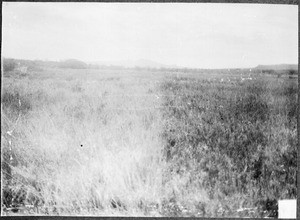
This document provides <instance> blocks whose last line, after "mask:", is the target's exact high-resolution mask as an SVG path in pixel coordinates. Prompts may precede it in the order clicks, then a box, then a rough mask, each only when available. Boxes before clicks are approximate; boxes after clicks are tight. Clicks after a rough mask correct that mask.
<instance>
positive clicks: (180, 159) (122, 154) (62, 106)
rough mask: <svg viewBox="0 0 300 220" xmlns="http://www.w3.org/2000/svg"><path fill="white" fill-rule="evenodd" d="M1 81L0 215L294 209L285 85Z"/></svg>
mask: <svg viewBox="0 0 300 220" xmlns="http://www.w3.org/2000/svg"><path fill="white" fill-rule="evenodd" d="M2 79H3V80H2V93H1V150H2V151H1V152H2V155H1V156H2V160H1V168H2V169H1V170H2V204H1V205H2V206H1V207H2V209H1V211H2V215H19V214H21V215H97V216H112V215H117V216H196V217H221V216H223V217H239V216H245V217H246V216H248V217H249V216H250V217H261V216H264V215H267V214H270V213H267V212H272V207H271V208H270V206H272V205H276V204H274V200H278V199H289V198H296V195H297V193H296V167H297V165H296V159H297V149H296V147H297V134H296V131H297V121H296V117H297V91H298V85H297V80H296V79H289V78H288V77H280V78H279V77H275V76H272V75H267V74H265V75H261V74H258V73H257V74H253V73H252V74H251V73H249V72H245V71H240V72H239V71H235V72H228V71H226V72H215V73H214V72H209V73H201V74H197V73H185V72H170V71H168V70H166V71H163V72H162V71H161V72H159V71H157V72H155V71H147V70H88V69H82V70H74V69H73V70H71V69H51V68H48V69H44V70H41V69H39V70H35V71H29V72H28V73H26V74H20V73H18V72H17V71H10V72H7V73H5V74H4V76H3V78H2ZM271 214H272V213H271Z"/></svg>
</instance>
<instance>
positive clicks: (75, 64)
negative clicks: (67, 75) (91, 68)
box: [59, 59, 88, 69]
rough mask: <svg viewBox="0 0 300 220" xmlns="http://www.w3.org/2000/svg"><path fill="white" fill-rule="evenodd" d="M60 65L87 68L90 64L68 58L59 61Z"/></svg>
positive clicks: (62, 66)
mask: <svg viewBox="0 0 300 220" xmlns="http://www.w3.org/2000/svg"><path fill="white" fill-rule="evenodd" d="M59 67H61V68H71V69H86V68H87V67H88V65H87V64H86V63H85V62H83V61H80V60H76V59H68V60H64V61H60V62H59Z"/></svg>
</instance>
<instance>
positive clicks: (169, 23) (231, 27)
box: [2, 2, 298, 68]
mask: <svg viewBox="0 0 300 220" xmlns="http://www.w3.org/2000/svg"><path fill="white" fill-rule="evenodd" d="M2 56H3V57H8V58H17V59H30V60H34V59H39V60H63V59H69V58H72V59H79V60H82V61H85V62H91V61H114V60H118V61H120V60H138V59H148V60H152V61H155V62H159V63H163V64H166V65H177V66H180V67H192V68H248V67H255V66H257V65H259V64H265V65H267V64H283V63H285V64H297V63H298V6H297V5H270V4H228V3H226V4H225V3H220V4H219V3H218V4H217V3H83V2H79V3H75V2H72V3H62V2H55V3H41V2H40V3H37V2H23V3H22V2H3V4H2Z"/></svg>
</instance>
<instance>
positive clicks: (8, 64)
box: [3, 59, 17, 72]
mask: <svg viewBox="0 0 300 220" xmlns="http://www.w3.org/2000/svg"><path fill="white" fill-rule="evenodd" d="M16 67H17V63H16V61H15V60H14V59H3V71H4V72H8V71H13V70H14V69H15V68H16Z"/></svg>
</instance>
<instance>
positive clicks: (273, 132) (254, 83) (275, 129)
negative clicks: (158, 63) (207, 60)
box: [162, 77, 297, 217]
mask: <svg viewBox="0 0 300 220" xmlns="http://www.w3.org/2000/svg"><path fill="white" fill-rule="evenodd" d="M162 89H163V90H164V91H166V93H167V94H169V95H170V96H167V97H166V98H165V111H164V112H165V113H164V118H165V129H164V136H165V138H166V140H167V141H166V145H165V158H166V160H167V161H169V164H170V165H169V172H170V173H172V172H173V173H176V175H178V176H179V177H178V178H179V179H182V178H187V183H189V184H190V185H191V184H195V183H197V184H198V188H201V189H202V190H203V191H205V192H206V194H207V195H208V199H207V200H206V201H205V202H204V203H203V204H205V205H203V206H202V209H203V210H204V211H203V212H202V216H218V217H221V216H227V217H228V216H232V217H234V216H239V215H238V213H237V212H236V210H238V209H239V208H243V207H244V208H245V207H246V208H249V207H250V208H251V213H252V214H251V213H244V214H242V213H240V214H242V215H245V216H248V217H262V216H265V214H266V213H263V211H268V212H269V214H270V215H274V216H276V213H272V211H271V210H272V208H267V207H266V204H267V203H268V204H269V203H271V204H274V201H277V200H278V199H283V198H296V159H297V157H296V152H297V148H296V142H297V137H296V127H295V125H296V111H297V110H296V109H297V83H296V82H295V81H290V82H287V81H283V80H277V81H276V80H273V79H272V80H270V81H268V80H266V79H265V78H257V79H254V80H249V81H236V82H234V83H232V82H231V83H224V82H223V80H220V81H219V83H218V82H214V83H213V84H212V83H211V82H210V81H209V80H206V79H205V80H202V79H198V80H197V79H196V80H195V79H187V78H185V77H183V78H180V77H179V78H178V77H177V78H173V79H168V80H167V82H166V83H165V84H164V85H163V86H162ZM291 124H293V125H294V126H291ZM288 164H289V165H288ZM286 181H288V182H289V184H285V183H286ZM190 185H186V186H185V188H184V190H191V189H192V190H195V189H196V188H194V187H190ZM184 190H183V191H184ZM178 197H180V196H178ZM175 200H176V201H177V203H181V204H185V203H186V201H180V199H179V198H175ZM196 204H197V202H194V203H193V206H195V205H196ZM269 206H272V205H269ZM273 206H274V205H273ZM211 207H214V208H213V209H212V208H211ZM217 207H219V208H217ZM254 208H255V210H254ZM178 213H179V214H178V215H184V213H182V210H178ZM204 213H205V214H204Z"/></svg>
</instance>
